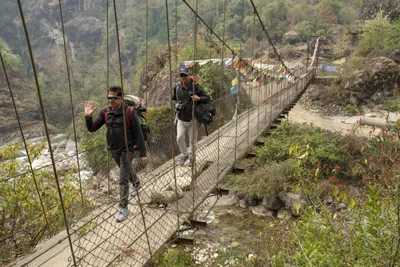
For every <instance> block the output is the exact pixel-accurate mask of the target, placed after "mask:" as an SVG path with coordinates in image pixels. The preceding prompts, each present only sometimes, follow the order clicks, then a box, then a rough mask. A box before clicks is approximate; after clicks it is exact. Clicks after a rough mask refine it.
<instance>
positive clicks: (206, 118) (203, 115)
mask: <svg viewBox="0 0 400 267" xmlns="http://www.w3.org/2000/svg"><path fill="white" fill-rule="evenodd" d="M194 115H195V116H196V119H197V121H199V122H200V123H202V124H204V125H210V124H211V123H212V122H213V116H215V104H214V102H212V101H211V99H210V98H209V100H208V101H207V102H201V103H196V107H195V109H194Z"/></svg>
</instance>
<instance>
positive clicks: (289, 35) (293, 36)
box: [282, 31, 301, 45]
mask: <svg viewBox="0 0 400 267" xmlns="http://www.w3.org/2000/svg"><path fill="white" fill-rule="evenodd" d="M300 41H301V39H300V36H299V35H298V34H297V32H295V31H288V32H286V33H285V34H284V35H283V37H282V43H283V44H291V45H294V44H297V43H299V42H300Z"/></svg>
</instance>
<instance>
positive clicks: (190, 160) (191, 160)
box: [189, 156, 194, 167]
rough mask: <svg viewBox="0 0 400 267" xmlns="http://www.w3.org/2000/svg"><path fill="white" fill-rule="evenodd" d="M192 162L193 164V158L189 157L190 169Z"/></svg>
mask: <svg viewBox="0 0 400 267" xmlns="http://www.w3.org/2000/svg"><path fill="white" fill-rule="evenodd" d="M193 162H194V160H193V158H192V157H191V156H190V157H189V166H190V167H191V166H192V165H193Z"/></svg>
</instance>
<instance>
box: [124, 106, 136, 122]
mask: <svg viewBox="0 0 400 267" xmlns="http://www.w3.org/2000/svg"><path fill="white" fill-rule="evenodd" d="M134 109H135V108H134V107H133V106H128V107H127V108H126V115H127V116H126V124H127V125H131V120H132V116H133V110H134ZM128 112H129V114H128Z"/></svg>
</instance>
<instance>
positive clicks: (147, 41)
mask: <svg viewBox="0 0 400 267" xmlns="http://www.w3.org/2000/svg"><path fill="white" fill-rule="evenodd" d="M148 54H149V0H146V68H145V70H146V82H145V84H146V92H145V103H146V105H147V94H148V91H149V75H148V73H149V70H148V67H149V65H148ZM139 90H140V87H139Z"/></svg>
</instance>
